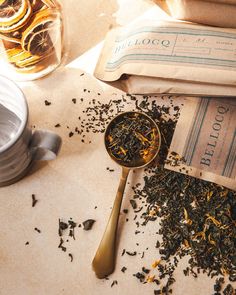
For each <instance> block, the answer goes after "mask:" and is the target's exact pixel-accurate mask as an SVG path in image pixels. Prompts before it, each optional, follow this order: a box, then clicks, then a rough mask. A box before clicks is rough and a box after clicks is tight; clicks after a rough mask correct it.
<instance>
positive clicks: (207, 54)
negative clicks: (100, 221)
mask: <svg viewBox="0 0 236 295" xmlns="http://www.w3.org/2000/svg"><path fill="white" fill-rule="evenodd" d="M130 61H132V62H142V61H145V62H148V61H149V62H151V63H155V62H156V63H166V62H169V63H171V64H173V63H174V64H183V65H186V64H191V65H192V64H194V65H196V66H201V67H213V68H220V69H228V68H231V69H232V70H236V33H233V32H222V31H216V30H211V29H210V28H207V29H204V30H203V29H201V30H199V29H197V28H196V29H194V28H185V27H178V26H177V27H171V26H169V27H153V26H152V27H149V26H148V27H142V28H140V29H133V30H130V31H129V32H128V33H126V34H121V36H118V37H116V39H115V46H114V49H113V52H112V56H111V58H110V60H109V62H108V63H107V65H106V69H107V70H114V69H116V68H118V67H119V66H120V65H121V64H123V63H126V62H130Z"/></svg>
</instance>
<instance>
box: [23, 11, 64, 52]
mask: <svg viewBox="0 0 236 295" xmlns="http://www.w3.org/2000/svg"><path fill="white" fill-rule="evenodd" d="M60 26H61V20H60V15H59V14H58V13H57V12H56V11H54V10H52V9H44V10H42V11H40V12H39V13H37V14H36V15H35V17H34V19H33V21H32V23H31V24H30V25H29V26H28V28H27V29H26V30H25V31H24V32H23V34H22V43H21V44H22V48H23V49H24V50H26V51H29V52H30V53H31V54H35V55H44V54H46V53H47V52H49V51H52V50H54V49H55V46H56V43H57V42H59V41H60V36H61V27H60Z"/></svg>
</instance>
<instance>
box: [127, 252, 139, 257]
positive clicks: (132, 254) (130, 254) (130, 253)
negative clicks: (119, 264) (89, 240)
mask: <svg viewBox="0 0 236 295" xmlns="http://www.w3.org/2000/svg"><path fill="white" fill-rule="evenodd" d="M126 254H128V255H129V256H135V255H137V252H136V251H134V252H129V251H126Z"/></svg>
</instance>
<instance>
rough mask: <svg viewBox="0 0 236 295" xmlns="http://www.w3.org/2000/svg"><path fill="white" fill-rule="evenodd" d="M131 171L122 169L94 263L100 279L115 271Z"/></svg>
mask: <svg viewBox="0 0 236 295" xmlns="http://www.w3.org/2000/svg"><path fill="white" fill-rule="evenodd" d="M129 171H130V169H129V168H125V167H122V175H121V179H120V184H119V187H118V191H117V194H116V198H115V201H114V205H113V208H112V211H111V215H110V218H109V221H108V223H107V226H106V230H105V232H104V234H103V237H102V240H101V242H100V245H99V247H98V249H97V252H96V255H95V257H94V259H93V262H92V266H93V270H94V271H95V274H96V276H97V277H98V278H99V279H103V278H105V277H106V276H108V275H109V274H111V273H112V272H113V271H114V269H115V248H116V247H115V243H116V232H117V225H118V220H119V215H120V207H121V203H122V199H123V194H124V190H125V185H126V181H127V178H128V175H129Z"/></svg>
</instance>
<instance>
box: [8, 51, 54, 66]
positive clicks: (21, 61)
mask: <svg viewBox="0 0 236 295" xmlns="http://www.w3.org/2000/svg"><path fill="white" fill-rule="evenodd" d="M6 53H7V58H8V61H9V62H10V63H11V64H13V65H14V66H15V67H17V68H27V67H31V66H34V65H36V64H38V63H39V62H41V61H43V60H45V59H47V58H49V57H50V56H51V55H52V54H49V55H45V56H38V55H32V54H31V53H30V52H27V51H24V50H22V49H21V48H20V47H17V48H12V49H9V50H7V51H6Z"/></svg>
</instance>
